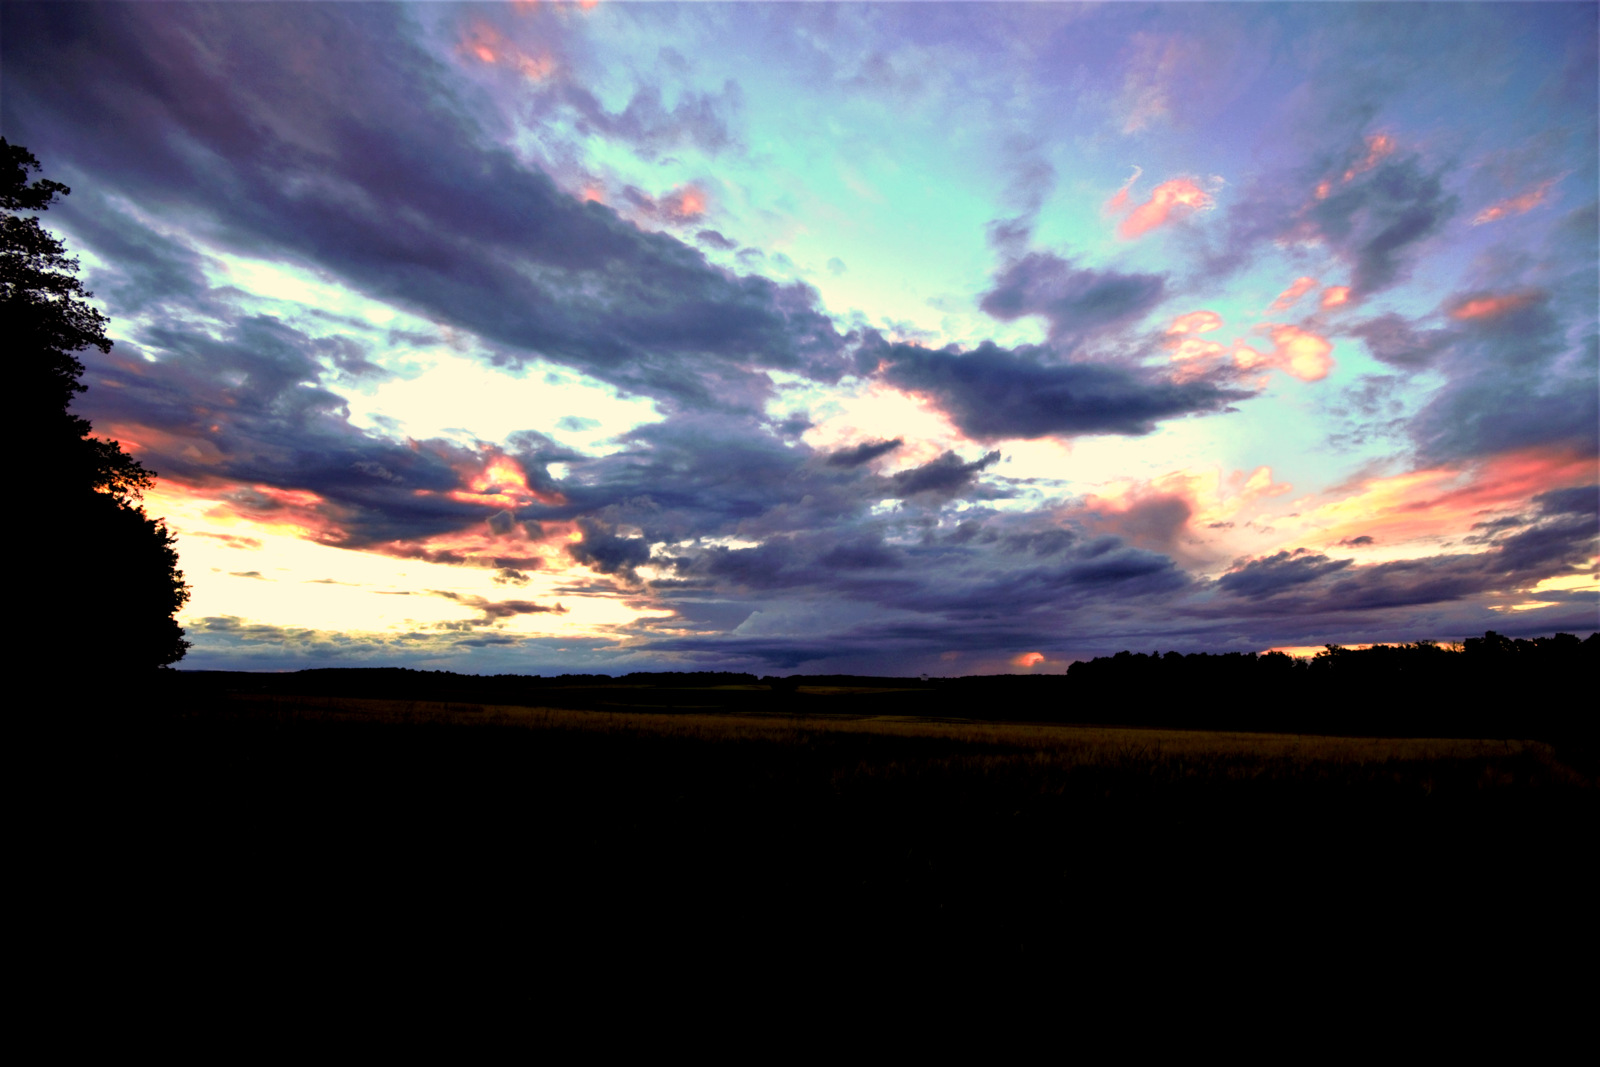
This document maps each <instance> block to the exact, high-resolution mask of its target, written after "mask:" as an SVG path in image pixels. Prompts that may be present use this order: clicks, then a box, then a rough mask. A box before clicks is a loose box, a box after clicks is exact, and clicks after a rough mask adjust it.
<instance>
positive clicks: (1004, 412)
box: [862, 342, 1251, 441]
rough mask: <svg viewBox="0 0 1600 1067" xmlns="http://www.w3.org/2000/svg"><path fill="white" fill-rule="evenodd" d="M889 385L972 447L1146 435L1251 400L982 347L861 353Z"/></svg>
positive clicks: (1118, 369)
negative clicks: (947, 421)
mask: <svg viewBox="0 0 1600 1067" xmlns="http://www.w3.org/2000/svg"><path fill="white" fill-rule="evenodd" d="M862 354H863V355H864V356H870V357H876V361H877V362H878V365H879V366H881V367H882V374H883V378H884V380H885V381H887V382H888V383H889V384H891V385H893V386H895V387H897V388H900V389H905V390H907V391H910V392H916V393H921V394H924V395H926V396H929V397H931V398H933V400H934V401H935V402H936V403H937V404H938V405H939V407H940V408H942V409H943V410H944V412H945V413H946V414H948V415H949V416H950V418H951V419H952V420H953V421H954V422H955V424H956V425H957V426H958V427H960V428H961V430H962V432H964V433H966V434H967V435H968V436H969V437H971V438H973V439H974V440H979V441H984V440H1000V439H1004V438H1008V437H1024V438H1036V437H1045V436H1049V435H1052V434H1059V435H1062V436H1073V435H1078V434H1103V433H1114V434H1133V435H1137V434H1145V433H1149V432H1150V431H1151V430H1153V429H1154V428H1155V426H1156V424H1157V423H1158V422H1160V421H1162V420H1164V419H1169V418H1176V417H1178V416H1181V415H1191V414H1199V413H1203V412H1216V411H1222V410H1225V409H1226V408H1227V406H1228V405H1229V404H1231V403H1233V402H1234V401H1238V400H1243V399H1246V398H1247V397H1249V396H1250V395H1251V394H1250V393H1248V392H1245V391H1243V390H1239V389H1234V388H1227V387H1224V386H1223V385H1220V384H1218V383H1216V382H1213V381H1209V380H1207V379H1205V378H1195V379H1192V380H1189V381H1185V382H1182V383H1178V382H1174V381H1171V380H1167V379H1163V378H1161V377H1159V376H1158V375H1156V374H1154V373H1152V372H1148V371H1143V370H1139V369H1135V368H1129V367H1126V366H1122V365H1119V364H1111V363H1059V362H1053V361H1051V360H1049V359H1048V358H1047V357H1048V353H1046V352H1043V351H1041V350H1037V349H1031V348H1026V347H1024V348H1018V349H1006V348H1001V347H1000V346H998V345H995V344H993V343H990V342H984V343H983V344H981V345H979V346H978V347H977V348H975V349H972V350H971V351H969V352H965V353H963V352H960V351H958V350H953V349H943V350H930V349H925V348H918V347H916V346H913V345H890V344H886V343H881V342H880V343H879V344H877V345H872V346H863V349H862Z"/></svg>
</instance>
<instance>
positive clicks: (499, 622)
mask: <svg viewBox="0 0 1600 1067" xmlns="http://www.w3.org/2000/svg"><path fill="white" fill-rule="evenodd" d="M1596 15H1597V6H1596V5H1595V4H1593V3H1567V4H1539V3H1524V4H1508V5H1457V4H1450V3H1433V4H1270V3H1265V4H1237V5H1235V4H1225V3H1219V4H1171V5H1142V4H1105V5H1098V6H1078V5H1069V4H1047V3H1038V4H1026V5H1011V4H1000V3H996V4H966V5H943V4H921V3H901V4H883V5H876V4H843V5H827V4H803V3H783V4H750V5H723V4H654V3H613V2H609V0H606V2H601V3H584V4H551V3H517V4H510V5H476V4H447V5H423V6H383V5H376V4H320V3H276V4H262V5H254V4H221V5H215V6H206V5H193V6H191V5H186V4H165V3H164V4H134V3H124V4H108V5H103V6H101V5H92V4H79V3H72V4H40V5H32V4H25V3H10V2H8V3H6V4H4V5H3V7H0V31H3V36H0V44H3V56H0V59H3V64H0V69H3V74H0V79H3V82H0V90H3V102H0V106H3V111H0V132H3V133H4V135H5V137H6V138H7V139H8V140H10V141H11V142H13V143H16V144H21V145H24V146H26V147H27V148H28V149H29V150H30V151H31V152H32V153H33V154H34V155H35V156H37V157H38V158H39V160H40V162H41V164H42V165H43V172H42V173H43V175H44V176H46V177H49V178H54V179H57V180H59V181H63V182H65V183H66V184H68V185H69V186H71V187H72V194H71V196H70V197H68V198H67V199H66V200H65V201H64V202H62V203H60V204H59V205H57V206H55V207H53V208H52V209H51V210H50V211H49V212H48V214H47V215H46V216H45V217H44V223H45V225H46V226H47V227H48V228H50V229H51V230H53V231H55V232H56V233H57V234H59V235H60V236H61V237H62V238H63V239H65V240H66V241H67V243H68V246H69V248H70V249H71V250H72V251H73V252H74V253H75V254H77V255H78V257H79V259H80V262H81V266H82V271H83V275H84V278H85V280H86V282H87V284H88V286H89V288H90V289H92V290H93V291H94V293H95V303H96V304H97V306H99V307H100V308H101V309H102V310H104V311H105V312H106V313H107V314H108V315H109V316H110V317H111V325H110V334H111V336H112V338H113V339H114V340H115V346H114V347H113V348H112V350H111V352H110V354H109V355H102V354H101V353H99V352H96V351H91V352H88V353H84V354H83V359H84V362H85V363H86V364H87V366H88V372H87V374H86V375H85V377H84V381H85V382H86V383H87V384H88V385H89V390H88V392H87V393H86V394H84V396H83V397H82V398H81V400H80V401H79V402H78V405H77V408H76V410H77V411H78V412H79V413H80V414H82V415H84V416H86V417H87V418H89V419H90V420H92V422H93V424H94V427H95V432H96V433H97V434H99V435H102V436H106V437H112V438H115V439H116V440H117V441H120V442H121V443H122V445H123V446H124V447H125V448H126V449H128V450H129V451H130V452H132V453H133V454H134V455H135V456H136V457H137V458H138V459H139V460H140V461H141V462H143V463H144V464H145V465H146V466H147V467H149V468H151V469H152V470H154V471H156V472H157V473H158V475H159V483H158V486H157V488H156V490H155V491H154V492H151V493H149V494H147V495H146V498H145V504H146V507H147V508H148V510H149V511H150V513H151V514H152V515H160V516H165V517H166V520H167V522H168V524H169V525H170V527H171V528H172V529H173V530H174V531H175V532H176V533H177V535H178V548H179V552H180V555H181V566H182V569H183V571H184V573H185V575H186V578H187V580H188V581H189V583H190V584H191V586H192V588H193V596H192V599H191V600H190V602H189V604H188V606H187V607H186V608H185V609H184V611H183V613H182V614H181V616H180V622H181V623H182V625H183V626H184V627H185V628H186V629H187V631H188V637H189V639H190V640H191V641H192V642H193V648H192V649H191V651H190V652H189V654H188V656H187V657H186V658H185V659H184V660H183V661H182V663H181V666H182V667H185V668H230V669H262V670H268V669H270V670H282V669H295V668H300V667H314V666H377V665H396V666H412V667H423V668H429V669H435V668H436V669H448V670H457V671H468V672H475V673H500V672H515V673H528V674H534V673H543V674H551V673H561V672H565V671H593V672H606V673H620V672H625V671H634V670H690V669H696V670H737V671H754V672H756V673H785V674H787V673H794V672H808V673H819V672H856V673H872V674H916V673H923V672H925V673H928V674H935V675H957V674H978V673H993V672H999V671H1031V672H1034V673H1038V672H1053V671H1061V670H1064V669H1065V668H1066V666H1067V665H1068V664H1069V663H1070V662H1072V661H1073V660H1074V659H1079V658H1087V657H1089V656H1094V655H1100V654H1105V653H1110V652H1115V651H1118V650H1120V649H1123V648H1133V649H1136V650H1139V651H1145V652H1148V651H1151V650H1156V649H1159V650H1163V651H1165V650H1170V649H1177V650H1180V651H1185V652H1188V651H1200V650H1206V651H1230V650H1239V651H1262V650H1265V649H1268V648H1287V649H1305V648H1309V647H1311V646H1318V645H1322V644H1325V643H1330V642H1335V643H1345V644H1356V643H1368V642H1378V641H1390V642H1392V641H1415V640H1419V639H1435V640H1440V641H1455V640H1459V639H1461V638H1463V637H1467V636H1471V635H1474V634H1481V633H1482V632H1483V631H1485V630H1490V629H1493V630H1498V631H1500V632H1502V633H1507V634H1513V635H1532V634H1548V633H1554V632H1557V631H1568V632H1573V633H1578V634H1580V635H1587V634H1588V633H1590V632H1591V631H1593V630H1595V629H1596V628H1597V626H1600V593H1597V589H1600V584H1597V550H1600V538H1597V532H1600V491H1597V488H1596V481H1597V469H1600V468H1597V453H1600V383H1597V371H1600V341H1597V337H1600V332H1597V330H1600V327H1597V300H1600V297H1597V293H1600V277H1597V261H1600V230H1597V206H1596V189H1597V183H1600V174H1597V161H1600V143H1597V108H1596V99H1597V92H1600V78H1597V67H1596V38H1597V18H1596ZM39 518H40V520H41V521H40V522H39V523H38V524H37V528H36V532H35V533H34V534H33V535H32V536H38V537H48V536H49V532H48V531H49V517H48V516H40V517H39ZM24 536H26V535H24ZM85 565H86V566H91V567H92V566H93V561H92V560H90V561H85ZM106 579H107V581H115V580H116V577H115V575H111V574H108V575H107V576H106Z"/></svg>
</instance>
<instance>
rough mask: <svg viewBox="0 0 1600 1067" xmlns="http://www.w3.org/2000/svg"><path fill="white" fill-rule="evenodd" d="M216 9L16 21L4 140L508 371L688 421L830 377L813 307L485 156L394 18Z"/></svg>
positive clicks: (822, 330) (429, 58) (21, 15)
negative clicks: (582, 383)
mask: <svg viewBox="0 0 1600 1067" xmlns="http://www.w3.org/2000/svg"><path fill="white" fill-rule="evenodd" d="M220 10H221V9H217V8H206V7H187V6H184V7H161V8H149V7H145V6H143V5H105V6H94V5H87V4H85V5H40V6H33V5H11V4H8V5H6V6H5V8H4V11H3V14H0V17H3V18H4V40H5V42H6V56H5V60H6V62H5V80H6V84H5V88H6V92H5V95H4V103H3V106H4V117H5V125H6V128H7V132H8V135H11V136H14V137H15V138H16V139H17V140H19V141H22V142H23V143H26V144H28V145H29V147H30V148H31V149H32V150H33V151H34V152H35V154H36V155H38V156H40V158H41V159H42V160H44V161H45V162H46V166H47V168H51V169H52V170H54V169H55V168H60V167H62V166H67V167H70V168H71V169H72V171H73V172H74V173H75V174H77V175H82V176H83V178H85V179H86V180H88V181H91V182H93V183H94V184H96V185H97V186H99V187H100V188H102V189H105V190H107V191H111V192H116V193H118V194H121V195H124V196H127V197H128V198H129V199H132V200H135V201H137V202H139V203H141V204H144V205H146V206H147V208H148V209H150V210H157V209H161V210H167V211H172V212H175V213H177V214H178V215H182V216H188V217H190V218H194V219H195V220H196V221H197V222H198V221H202V220H203V221H204V222H205V223H206V224H208V225H209V226H210V227H211V228H212V229H213V231H214V232H216V233H218V234H219V235H220V237H221V239H222V240H224V241H225V242H226V243H228V244H230V245H232V246H233V247H234V248H235V249H236V250H238V251H241V252H245V253H248V254H252V255H261V256H268V257H294V258H302V257H303V258H306V259H309V260H311V261H314V262H316V263H318V264H319V265H320V266H321V267H322V268H324V269H327V270H330V271H332V272H334V273H335V274H337V275H339V276H341V277H342V278H343V279H344V280H345V281H347V282H348V283H349V284H351V285H353V286H354V287H356V288H358V289H360V290H362V291H364V292H365V293H367V294H369V295H371V296H374V297H376V298H378V299H383V300H387V301H391V302H395V303H397V304H400V305H402V306H405V307H408V308H411V309H413V310H415V311H417V312H418V313H420V314H423V315H425V316H427V317H430V318H435V319H438V320H442V321H445V322H449V323H453V324H455V325H457V326H461V327H465V328H467V329H469V330H471V331H473V332H474V333H476V334H477V335H479V336H480V337H482V338H484V339H485V340H486V341H488V342H489V343H491V344H494V345H499V346H502V347H503V348H504V349H506V350H507V351H508V353H510V354H512V356H513V357H514V356H515V354H516V353H522V354H537V355H540V356H543V357H545V358H548V359H551V360H555V361H557V362H562V363H566V364H568V365H571V366H573V367H576V368H579V369H581V370H583V371H585V372H587V373H590V374H593V375H595V376H596V377H599V378H601V379H603V380H606V381H610V382H614V383H616V384H618V385H622V386H624V387H626V388H629V389H632V390H636V391H639V392H643V393H646V394H648V395H652V396H657V397H661V398H664V399H666V400H668V401H670V402H674V403H677V404H681V405H686V406H690V407H696V406H699V407H715V406H723V405H725V404H732V405H735V406H741V405H753V404H755V403H757V402H758V401H759V399H760V398H761V397H762V396H764V395H765V393H766V391H767V389H768V386H767V384H766V381H765V378H764V376H761V375H759V374H757V373H755V372H754V371H753V370H752V368H764V367H775V368H783V369H788V370H795V371H799V372H802V373H818V374H821V375H823V376H824V377H828V376H830V375H833V374H836V373H837V370H838V368H837V367H836V366H835V365H834V364H835V361H836V357H837V354H838V350H839V346H840V343H841V340H840V338H839V336H838V335H837V333H836V332H835V330H834V328H833V325H832V323H831V322H830V321H829V320H828V318H827V317H826V316H824V315H823V314H822V313H821V312H820V311H819V310H818V309H817V306H816V297H815V293H814V292H813V291H812V290H811V289H809V288H808V287H805V286H803V285H799V284H796V285H789V286H781V285H778V284H776V283H774V282H771V281H768V280H766V279H764V278H757V277H736V276H734V275H732V274H729V273H727V272H725V271H722V270H720V269H717V268H714V267H712V266H710V265H709V264H708V263H707V261H706V260H705V257H704V256H703V255H702V254H701V253H700V252H699V251H697V250H695V249H693V248H691V247H689V246H687V245H684V244H682V243H681V242H679V241H677V240H675V239H673V238H671V237H669V236H666V235H664V234H652V233H645V232H643V231H641V230H639V229H638V228H637V227H635V226H633V225H632V224H631V223H628V222H626V221H624V220H622V219H621V218H619V217H618V215H617V214H616V212H614V211H613V210H611V209H610V208H608V207H604V206H602V205H600V204H595V203H582V202H580V201H579V200H577V199H575V198H574V197H571V196H568V195H566V194H565V193H563V192H562V191H561V190H560V189H559V188H557V186H556V185H555V183H554V182H553V181H552V180H551V179H550V178H549V176H547V175H546V174H544V173H542V172H540V171H537V170H534V169H530V168H529V167H527V166H525V165H523V164H521V163H519V162H518V161H517V160H516V159H515V158H514V157H513V156H512V155H511V154H510V153H509V152H508V151H506V150H504V149H501V148H498V147H494V146H493V144H492V142H493V140H494V137H493V136H492V131H490V130H488V129H486V128H485V125H484V124H486V123H492V122H496V121H498V120H495V119H492V118H490V117H488V115H487V113H486V112H484V111H483V110H482V109H481V108H479V107H478V106H477V101H475V100H474V99H472V98H470V97H466V96H460V95H452V92H451V90H449V89H447V88H446V86H447V85H448V84H449V83H450V79H449V78H448V77H447V76H446V75H447V73H448V72H447V71H446V69H445V68H444V67H443V66H442V62H443V60H442V59H441V58H440V57H439V56H438V55H437V54H436V53H435V52H432V51H425V50H424V49H423V48H422V47H421V46H420V45H419V44H418V31H417V30H416V29H415V27H413V26H412V25H411V24H410V23H409V22H408V15H407V14H406V13H405V12H404V11H402V10H400V9H395V8H374V7H366V6H357V5H261V6H251V5H243V6H230V7H228V8H227V9H226V13H227V17H225V18H224V17H218V16H219V11H220ZM113 42H114V44H113ZM215 57H225V61H223V62H216V61H215ZM291 59H292V62H291ZM419 84H422V85H428V86H430V87H431V91H429V92H417V91H416V87H417V86H418V85H419ZM636 99H637V100H639V101H641V102H640V103H639V109H638V110H637V111H636V113H635V114H636V117H637V120H638V129H639V130H640V131H641V133H640V136H645V132H643V131H646V129H647V127H648V126H649V124H648V123H646V122H645V118H644V116H646V113H652V114H653V112H652V111H651V108H650V107H649V106H648V103H647V98H636ZM333 101H337V106H329V105H330V103H331V102H333ZM702 111H703V109H701V108H699V105H696V106H695V108H691V110H690V112H689V113H688V114H687V117H686V116H678V117H676V118H674V119H673V120H672V121H673V122H674V123H679V125H680V126H682V128H683V129H688V128H689V127H690V126H695V123H696V122H698V119H695V118H694V116H696V115H700V114H701V113H702ZM626 114H627V113H626V112H624V116H626ZM680 120H682V121H681V122H680ZM617 121H618V122H621V121H622V120H621V119H618V120H617ZM629 122H633V120H629ZM682 123H688V125H687V126H683V125H682ZM625 125H626V124H625ZM619 128H620V127H619ZM630 128H631V127H630ZM674 128H678V127H674ZM696 128H699V127H696ZM685 135H686V136H687V134H685ZM650 136H655V135H654V134H651V135H650ZM697 136H698V135H697ZM222 161H226V163H225V165H224V164H223V163H222ZM113 236H114V235H113ZM108 239H110V238H109V237H108ZM191 284H192V280H191Z"/></svg>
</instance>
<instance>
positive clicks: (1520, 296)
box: [1450, 292, 1543, 319]
mask: <svg viewBox="0 0 1600 1067" xmlns="http://www.w3.org/2000/svg"><path fill="white" fill-rule="evenodd" d="M1542 296H1543V294H1541V293H1538V292H1521V293H1473V294H1469V295H1467V296H1464V297H1461V298H1459V299H1458V300H1457V301H1456V302H1455V306H1453V307H1452V308H1451V309H1450V317H1451V318H1452V319H1494V318H1499V317H1500V316H1502V315H1508V314H1510V313H1512V312H1514V311H1520V310H1522V309H1523V308H1525V307H1528V306H1529V305H1530V304H1534V303H1536V302H1538V301H1540V300H1541V299H1542Z"/></svg>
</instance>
